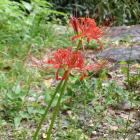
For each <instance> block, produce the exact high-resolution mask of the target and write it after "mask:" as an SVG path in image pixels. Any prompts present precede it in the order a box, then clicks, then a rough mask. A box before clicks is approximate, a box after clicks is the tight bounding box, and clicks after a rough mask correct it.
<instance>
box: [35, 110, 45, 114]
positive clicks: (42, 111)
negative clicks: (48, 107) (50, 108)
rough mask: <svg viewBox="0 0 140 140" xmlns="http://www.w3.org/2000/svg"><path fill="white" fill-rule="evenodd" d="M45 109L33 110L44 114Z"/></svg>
mask: <svg viewBox="0 0 140 140" xmlns="http://www.w3.org/2000/svg"><path fill="white" fill-rule="evenodd" d="M44 111H45V109H35V110H33V113H39V114H44Z"/></svg>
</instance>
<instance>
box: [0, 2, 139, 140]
mask: <svg viewBox="0 0 140 140" xmlns="http://www.w3.org/2000/svg"><path fill="white" fill-rule="evenodd" d="M35 2H37V1H35ZM12 4H13V5H12V7H13V8H12V9H11V7H10V6H11V5H10V4H9V1H8V0H7V1H3V3H2V1H1V2H0V5H1V7H2V8H3V9H2V10H5V9H6V10H5V12H3V11H2V10H1V11H0V14H1V17H2V19H1V21H2V22H1V25H2V26H0V30H1V34H0V37H1V41H0V125H1V127H0V139H1V140H30V139H32V138H33V135H34V133H35V130H36V128H37V125H38V123H39V122H40V119H41V116H42V114H43V113H44V111H45V108H46V106H47V104H48V103H49V101H50V99H51V97H52V95H53V93H54V91H55V87H56V85H57V84H58V82H57V81H56V80H55V77H54V73H53V72H49V73H48V72H44V71H42V70H41V69H40V68H38V67H36V65H35V64H34V63H33V62H32V61H31V58H30V55H29V54H30V53H32V54H34V55H35V56H36V57H37V58H48V57H49V56H50V55H51V54H53V52H54V51H55V50H57V49H59V48H67V47H68V46H73V48H75V44H76V41H73V42H72V41H71V36H72V34H73V33H72V32H71V31H70V29H69V28H68V29H67V28H65V27H63V26H59V28H58V26H56V25H55V24H54V22H53V23H51V22H47V23H46V21H44V20H41V19H40V18H39V15H40V13H39V11H41V12H44V13H43V14H42V15H44V17H45V15H47V14H48V12H45V11H42V9H40V6H39V7H34V6H35V3H32V4H31V5H29V4H27V3H23V5H24V6H23V5H20V4H17V3H14V2H13V3H12ZM19 5H20V6H22V7H24V8H25V9H28V10H31V9H32V10H31V13H30V15H28V16H27V15H24V14H23V13H22V12H23V11H22V10H21V11H20V13H19ZM44 5H46V3H45V4H44ZM47 5H48V7H49V6H50V5H49V3H47ZM8 6H9V7H8ZM41 6H43V3H41ZM6 7H8V8H9V9H11V10H12V11H8V9H7V8H6ZM33 7H34V8H33ZM48 7H47V8H48ZM24 8H23V9H24ZM38 8H39V10H38ZM48 10H49V8H48ZM49 12H50V13H49V14H52V13H57V12H56V11H49ZM5 13H6V14H5ZM57 14H58V13H57ZM59 14H62V13H59ZM17 17H18V18H17ZM33 17H34V18H33ZM44 17H43V18H44ZM7 21H8V22H7ZM13 21H16V22H13ZM38 22H39V23H38ZM137 43H139V42H137ZM103 44H104V46H106V48H108V46H112V47H113V46H114V47H117V46H120V45H122V46H127V44H129V45H132V44H133V42H131V43H130V42H121V44H120V43H119V42H117V44H116V43H115V42H110V41H107V42H104V43H103ZM86 46H87V44H85V51H84V52H83V53H85V56H87V57H88V59H89V60H93V58H94V55H95V54H96V53H97V51H96V49H97V48H96V47H98V44H97V43H96V42H94V41H93V42H91V44H90V46H88V47H90V50H88V49H87V48H86ZM113 65H114V66H117V69H116V68H115V67H113ZM139 68H140V65H139V64H138V63H137V64H134V63H133V64H129V63H126V62H122V63H120V64H116V63H114V62H112V68H110V69H106V70H101V71H98V72H89V76H88V77H87V78H85V80H84V81H82V82H81V81H79V80H78V79H79V77H75V76H74V75H73V74H72V75H71V82H69V84H68V86H67V90H66V92H65V96H64V97H63V100H62V103H61V107H60V110H59V115H58V116H57V119H56V122H55V125H54V129H53V137H52V139H54V140H55V139H58V140H89V139H91V140H94V139H97V140H110V139H111V140H113V139H114V140H115V139H117V140H123V139H125V140H129V139H130V140H133V139H134V140H138V139H140V120H139V118H140V112H139V108H140V104H139V101H140V84H139V83H140V77H139V76H140V71H139ZM57 100H58V96H57V97H56V98H55V100H54V102H53V104H52V107H51V111H50V112H49V114H48V116H47V118H46V121H45V122H44V124H43V126H42V129H41V132H40V134H39V137H40V138H39V139H40V140H41V139H45V137H46V135H47V130H48V129H47V128H48V127H49V123H50V119H51V114H52V111H53V110H54V106H55V105H56V102H57Z"/></svg>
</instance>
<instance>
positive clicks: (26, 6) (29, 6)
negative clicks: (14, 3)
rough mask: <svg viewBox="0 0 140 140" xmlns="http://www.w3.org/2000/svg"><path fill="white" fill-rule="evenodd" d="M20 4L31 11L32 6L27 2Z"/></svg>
mask: <svg viewBox="0 0 140 140" xmlns="http://www.w3.org/2000/svg"><path fill="white" fill-rule="evenodd" d="M22 4H23V5H24V7H25V8H26V9H27V10H28V11H31V10H32V5H31V4H30V3H28V2H25V1H22Z"/></svg>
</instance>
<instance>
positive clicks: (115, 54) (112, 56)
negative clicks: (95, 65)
mask: <svg viewBox="0 0 140 140" xmlns="http://www.w3.org/2000/svg"><path fill="white" fill-rule="evenodd" d="M106 56H107V59H108V58H109V60H113V61H114V62H122V61H125V62H129V60H130V62H135V63H138V62H139V61H140V46H136V47H128V48H113V49H110V50H103V51H102V52H100V53H98V54H97V55H96V57H97V58H106ZM129 57H130V58H129Z"/></svg>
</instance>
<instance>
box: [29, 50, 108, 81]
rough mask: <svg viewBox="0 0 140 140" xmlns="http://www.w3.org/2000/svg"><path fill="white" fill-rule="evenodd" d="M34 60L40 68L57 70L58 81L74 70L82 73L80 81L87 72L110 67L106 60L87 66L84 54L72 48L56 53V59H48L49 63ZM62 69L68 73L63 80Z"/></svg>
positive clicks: (66, 75)
mask: <svg viewBox="0 0 140 140" xmlns="http://www.w3.org/2000/svg"><path fill="white" fill-rule="evenodd" d="M32 59H33V60H34V62H35V63H36V64H37V65H38V66H39V67H46V68H56V69H57V71H56V80H64V79H66V78H67V77H68V76H69V75H70V72H71V70H72V69H75V70H78V71H79V72H82V76H81V78H80V80H83V79H84V77H86V76H87V72H86V71H87V70H89V71H96V70H100V69H104V68H107V67H108V63H107V61H106V60H103V61H100V62H98V63H95V64H93V65H90V66H86V65H85V64H86V63H85V60H84V58H83V56H82V53H81V52H79V51H78V52H76V51H72V48H68V49H67V50H64V49H59V50H58V51H57V52H56V53H54V58H53V59H48V60H47V61H39V60H37V59H36V58H34V57H32ZM60 69H63V70H65V71H66V74H65V75H64V76H63V77H62V78H60V77H59V76H58V75H59V71H60Z"/></svg>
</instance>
